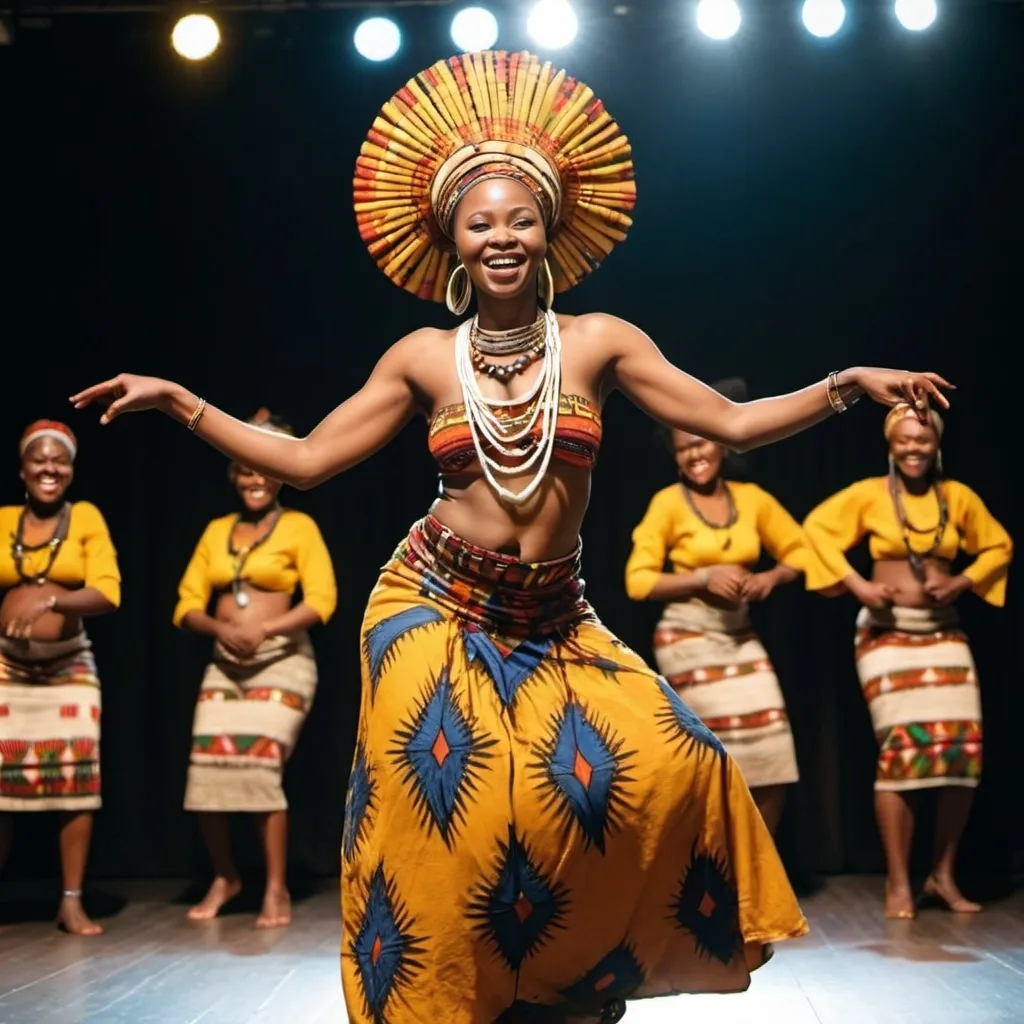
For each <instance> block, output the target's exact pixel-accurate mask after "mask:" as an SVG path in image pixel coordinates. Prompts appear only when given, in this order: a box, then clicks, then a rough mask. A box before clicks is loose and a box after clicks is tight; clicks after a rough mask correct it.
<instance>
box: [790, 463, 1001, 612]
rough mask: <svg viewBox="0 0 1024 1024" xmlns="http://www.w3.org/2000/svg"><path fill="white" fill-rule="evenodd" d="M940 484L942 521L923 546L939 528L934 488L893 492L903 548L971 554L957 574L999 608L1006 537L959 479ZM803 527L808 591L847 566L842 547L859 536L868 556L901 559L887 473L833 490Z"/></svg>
mask: <svg viewBox="0 0 1024 1024" xmlns="http://www.w3.org/2000/svg"><path fill="white" fill-rule="evenodd" d="M942 489H943V492H944V494H945V497H946V506H947V508H948V510H949V521H948V523H947V524H946V528H945V530H944V531H943V533H942V537H941V538H940V539H939V543H938V545H937V546H936V547H935V549H934V550H931V546H932V542H933V541H934V540H935V532H936V530H938V528H939V502H938V499H937V498H936V496H935V492H934V490H933V489H932V490H929V491H928V492H927V493H925V494H906V493H904V494H901V495H900V502H901V504H902V505H903V512H904V515H905V516H906V519H907V523H908V525H909V526H910V527H911V529H910V531H909V536H910V546H911V548H912V549H913V550H914V551H915V552H917V553H918V554H922V555H923V554H926V553H928V552H929V551H930V550H931V554H932V555H933V556H934V557H935V558H942V559H945V560H946V561H952V559H953V558H954V557H955V556H956V555H957V553H958V552H960V551H962V552H963V553H964V554H966V555H975V556H976V557H975V559H974V561H973V562H971V564H970V565H968V566H967V568H966V569H965V570H964V573H963V574H964V575H965V576H966V577H967V578H968V579H969V580H970V581H971V582H972V583H973V584H974V592H975V593H976V594H977V595H978V596H979V597H982V598H984V599H985V600H986V601H988V603H989V604H992V605H996V606H997V607H1002V605H1003V604H1005V602H1006V577H1007V572H1008V569H1009V565H1010V560H1011V558H1012V557H1013V542H1012V541H1011V540H1010V535H1009V534H1008V533H1007V532H1006V530H1005V529H1003V527H1002V526H1001V525H1000V523H999V522H998V521H997V520H996V519H995V518H994V517H993V516H992V513H991V512H989V510H988V509H987V508H986V507H985V505H984V502H982V500H981V498H979V497H978V495H977V494H975V493H974V491H972V490H971V489H970V487H968V486H967V485H966V484H962V483H960V482H959V481H957V480H944V481H943V483H942ZM804 532H805V533H806V534H807V540H808V543H809V544H810V545H811V551H812V557H811V559H810V561H809V563H808V566H807V572H806V580H807V589H808V590H824V589H825V588H826V587H831V586H834V585H835V584H836V583H838V582H839V581H840V580H842V579H843V578H844V577H846V576H848V575H849V574H850V573H851V572H853V569H852V568H851V566H850V563H849V562H848V561H847V560H846V552H847V551H849V550H850V549H851V548H853V547H855V546H856V545H857V544H858V543H859V542H860V541H861V540H862V539H863V538H864V537H865V536H867V537H868V538H869V539H868V550H869V551H870V553H871V557H872V559H874V560H875V561H876V562H877V561H881V560H883V559H905V558H906V557H907V548H906V544H905V543H904V539H903V531H902V529H901V528H900V521H899V519H898V517H897V514H896V509H895V507H894V506H893V501H892V495H891V494H890V492H889V478H888V477H885V476H879V477H870V478H869V479H867V480H860V481H858V482H857V483H855V484H852V485H851V486H849V487H847V488H845V490H842V491H840V492H839V493H838V494H833V495H832V497H831V498H828V499H827V500H825V501H823V502H822V503H821V504H820V505H819V506H818V507H817V508H816V509H814V510H813V511H812V512H811V514H810V515H809V516H808V517H807V519H806V520H804Z"/></svg>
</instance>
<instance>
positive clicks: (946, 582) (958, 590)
mask: <svg viewBox="0 0 1024 1024" xmlns="http://www.w3.org/2000/svg"><path fill="white" fill-rule="evenodd" d="M972 586H973V584H972V583H971V581H970V580H969V579H968V578H967V577H966V576H938V577H935V578H934V579H930V580H928V581H927V582H926V583H925V585H924V592H925V593H926V594H927V595H928V596H929V597H930V598H931V600H932V603H933V604H936V605H938V606H939V607H940V608H941V607H943V606H944V605H947V604H952V603H953V602H954V601H955V600H956V599H957V598H958V597H959V596H960V595H961V594H966V593H967V591H968V590H970V589H971V587H972Z"/></svg>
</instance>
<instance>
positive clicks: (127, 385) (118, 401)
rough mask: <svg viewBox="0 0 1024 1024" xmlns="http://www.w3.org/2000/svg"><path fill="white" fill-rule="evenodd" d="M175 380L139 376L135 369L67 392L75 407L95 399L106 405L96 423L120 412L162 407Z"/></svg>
mask: <svg viewBox="0 0 1024 1024" xmlns="http://www.w3.org/2000/svg"><path fill="white" fill-rule="evenodd" d="M177 386H178V385H177V384H174V383H173V382H172V381H169V380H164V379H163V378H162V377H140V376H139V375H138V374H135V373H119V374H118V375H117V376H116V377H111V379H110V380H105V381H104V382H103V383H102V384H93V386H92V387H91V388H86V389H85V390H84V391H79V392H78V394H77V395H72V396H71V404H72V405H73V406H74V407H75V408H76V409H84V408H85V407H86V406H87V405H92V404H93V403H97V404H99V405H103V406H106V411H105V412H104V413H103V415H102V416H101V417H100V423H103V424H106V423H110V422H111V420H113V419H115V418H116V417H117V416H120V415H121V413H123V412H144V411H145V410H146V409H165V408H166V407H167V405H168V403H169V400H170V398H171V395H172V394H173V392H174V390H175V388H177Z"/></svg>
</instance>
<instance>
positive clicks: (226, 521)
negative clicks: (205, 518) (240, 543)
mask: <svg viewBox="0 0 1024 1024" xmlns="http://www.w3.org/2000/svg"><path fill="white" fill-rule="evenodd" d="M236 518H237V516H236V515H235V513H234V512H229V513H228V514H227V515H226V516H217V518H216V519H211V520H210V521H209V522H208V523H207V524H206V526H205V527H204V529H203V533H202V536H201V537H200V541H204V540H209V538H210V537H216V536H219V535H226V534H228V533H229V532H230V531H231V527H232V526H233V525H234V522H235V519H236Z"/></svg>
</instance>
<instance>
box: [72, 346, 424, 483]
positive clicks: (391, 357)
mask: <svg viewBox="0 0 1024 1024" xmlns="http://www.w3.org/2000/svg"><path fill="white" fill-rule="evenodd" d="M435 338H436V332H434V331H432V330H430V329H429V328H428V329H424V330H421V331H415V332H414V333H413V334H410V335H407V336H406V337H405V338H403V339H402V340H401V341H399V342H398V343H397V344H395V345H393V346H392V347H391V348H390V349H388V351H387V352H386V353H385V354H384V356H383V357H382V358H381V360H380V362H378V363H377V365H376V367H374V370H373V372H372V373H371V374H370V376H369V378H368V379H367V381H366V383H365V384H364V385H363V387H362V388H360V389H359V391H357V392H356V393H355V394H354V395H353V396H352V397H351V398H349V399H348V400H347V401H345V402H342V404H341V405H339V406H338V407H337V408H336V409H335V410H334V411H333V412H332V413H330V414H329V415H328V416H327V417H326V418H325V419H324V420H323V421H322V422H321V423H320V424H319V425H318V426H317V427H316V428H315V429H314V430H313V431H312V432H311V433H309V434H307V435H306V437H302V438H294V437H287V436H285V435H283V434H276V433H271V432H270V431H267V430H263V429H261V428H260V427H256V426H251V425H250V424H248V423H243V422H242V421H241V420H238V419H235V417H233V416H230V415H228V413H226V412H224V411H223V410H221V409H217V408H214V407H213V406H211V405H207V406H206V408H205V410H204V412H203V415H202V417H201V418H200V419H199V421H198V423H197V424H196V426H195V433H196V435H197V436H198V437H201V438H202V439H203V440H204V441H207V442H209V443H210V444H211V445H213V447H214V448H216V449H217V450H218V451H221V452H223V453H224V454H225V455H227V456H228V457H229V458H231V459H234V460H235V461H237V462H240V463H242V464H243V465H245V466H249V467H251V468H252V469H255V470H258V471H259V472H261V473H266V474H267V475H268V476H271V477H274V478H275V479H277V480H283V481H284V482H285V483H287V484H290V485H291V486H292V487H296V488H298V489H300V490H307V489H308V488H310V487H315V486H316V485H317V484H319V483H322V482H323V481H324V480H327V479H329V478H330V477H332V476H334V475H335V474H337V473H341V472H342V471H344V470H346V469H349V468H351V467H352V466H354V465H356V464H357V463H359V462H362V461H363V460H364V459H366V458H369V456H371V455H372V454H373V453H374V452H376V451H377V450H378V449H380V448H383V447H384V445H386V444H387V443H388V441H390V440H391V439H392V438H393V437H394V436H395V435H396V434H397V433H398V432H399V431H400V430H401V429H402V427H404V426H405V424H406V423H408V422H409V420H410V419H411V418H412V417H413V415H414V414H415V412H416V408H417V396H416V390H415V387H414V384H413V382H412V379H411V376H410V368H411V367H412V366H413V365H415V362H416V359H415V357H416V356H417V355H422V352H423V349H424V347H425V346H427V345H428V344H429V343H430V341H432V340H434V339H435ZM71 402H72V404H73V405H74V407H75V408H76V409H82V408H85V406H87V405H90V404H92V403H94V402H96V403H99V404H106V405H107V409H106V411H105V412H104V413H103V415H102V417H101V418H100V422H101V423H104V424H106V423H110V422H111V421H112V420H114V419H115V418H116V417H118V416H120V415H121V414H122V413H126V412H141V411H142V410H144V409H159V410H160V411H161V412H164V413H166V414H167V415H168V416H170V417H171V418H172V419H175V420H177V421H178V422H179V423H184V424H187V423H188V422H189V420H190V419H191V418H192V415H193V413H194V412H195V411H196V409H197V407H198V405H199V398H198V397H197V396H196V395H194V394H192V392H190V391H188V390H187V389H186V388H183V387H182V386H181V385H180V384H175V383H173V382H171V381H166V380H161V379H160V378H157V377H138V376H135V375H134V374H127V373H126V374H120V375H119V376H117V377H114V378H112V379H111V380H108V381H104V382H103V383H102V384H96V385H94V386H93V387H91V388H87V389H86V390H85V391H82V392H80V393H79V394H77V395H74V396H73V397H72V398H71Z"/></svg>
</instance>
